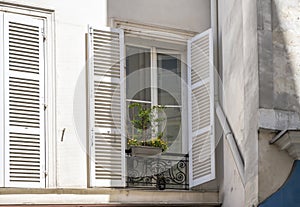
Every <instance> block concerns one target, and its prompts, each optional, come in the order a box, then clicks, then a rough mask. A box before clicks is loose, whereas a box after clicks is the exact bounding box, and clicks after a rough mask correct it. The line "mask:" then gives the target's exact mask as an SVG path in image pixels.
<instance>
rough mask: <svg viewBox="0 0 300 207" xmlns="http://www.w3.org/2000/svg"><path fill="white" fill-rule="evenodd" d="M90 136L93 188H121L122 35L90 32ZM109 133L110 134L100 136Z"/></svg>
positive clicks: (122, 122) (122, 160)
mask: <svg viewBox="0 0 300 207" xmlns="http://www.w3.org/2000/svg"><path fill="white" fill-rule="evenodd" d="M90 44H91V45H90V49H89V53H90V61H91V65H92V67H91V68H90V70H89V71H90V76H89V77H90V80H89V84H90V85H89V87H90V90H89V96H90V109H91V111H90V123H91V126H90V133H91V134H90V136H91V139H92V140H93V146H92V156H91V157H92V159H93V160H92V161H91V162H92V163H91V177H92V185H93V186H114V187H117V186H124V185H125V179H124V178H125V177H124V176H125V170H124V169H125V166H124V163H125V155H124V154H125V142H124V139H125V137H124V121H123V120H124V115H123V114H122V111H123V110H122V107H123V106H124V105H125V104H124V103H125V99H124V87H122V83H121V79H120V78H121V77H124V64H123V60H122V54H123V52H122V49H121V48H122V47H121V45H123V44H124V39H123V32H122V31H120V30H118V31H109V30H107V31H102V30H97V29H91V34H90ZM107 129H109V131H110V133H101V132H105V131H106V130H107Z"/></svg>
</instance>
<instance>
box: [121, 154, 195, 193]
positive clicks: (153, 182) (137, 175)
mask: <svg viewBox="0 0 300 207" xmlns="http://www.w3.org/2000/svg"><path fill="white" fill-rule="evenodd" d="M127 187H153V188H157V189H159V190H164V189H185V190H186V189H188V188H189V184H188V155H185V154H174V153H172V154H171V153H169V154H163V155H160V156H151V157H137V156H130V154H128V155H127Z"/></svg>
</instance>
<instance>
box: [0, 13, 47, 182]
mask: <svg viewBox="0 0 300 207" xmlns="http://www.w3.org/2000/svg"><path fill="white" fill-rule="evenodd" d="M42 29H43V21H42V20H38V19H35V18H30V17H27V16H22V15H15V14H4V29H3V31H4V52H3V53H4V102H5V104H4V108H5V120H4V122H5V135H4V136H5V139H4V142H5V160H4V162H5V169H4V171H5V187H37V188H39V187H45V177H44V171H45V132H44V124H45V121H44V48H43V36H42Z"/></svg>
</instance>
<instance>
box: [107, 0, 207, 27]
mask: <svg viewBox="0 0 300 207" xmlns="http://www.w3.org/2000/svg"><path fill="white" fill-rule="evenodd" d="M107 15H108V20H109V19H111V18H117V19H121V20H128V21H135V22H140V23H148V24H154V25H160V26H167V27H174V28H177V29H183V30H190V31H195V32H202V31H204V30H206V29H208V28H210V0H188V1H186V0H176V1H174V0H109V1H108V2H107Z"/></svg>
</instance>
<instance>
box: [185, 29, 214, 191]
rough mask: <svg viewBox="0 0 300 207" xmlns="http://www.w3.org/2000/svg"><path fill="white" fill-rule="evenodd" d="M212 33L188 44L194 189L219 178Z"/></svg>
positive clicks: (208, 32) (191, 178)
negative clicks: (215, 141)
mask: <svg viewBox="0 0 300 207" xmlns="http://www.w3.org/2000/svg"><path fill="white" fill-rule="evenodd" d="M212 49H213V47H212V32H211V30H208V31H206V32H204V33H202V34H199V35H197V36H196V37H194V38H193V39H191V40H190V41H189V42H188V53H189V54H188V66H189V88H190V91H189V115H190V116H191V117H190V119H189V120H190V123H189V140H190V141H189V146H190V162H189V165H190V168H189V169H190V176H189V177H190V187H194V186H196V185H200V184H202V183H204V182H207V181H210V180H212V179H214V178H215V158H214V147H215V144H214V89H213V88H214V85H213V76H214V74H213V65H212V64H213V62H212V55H213V53H212Z"/></svg>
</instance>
